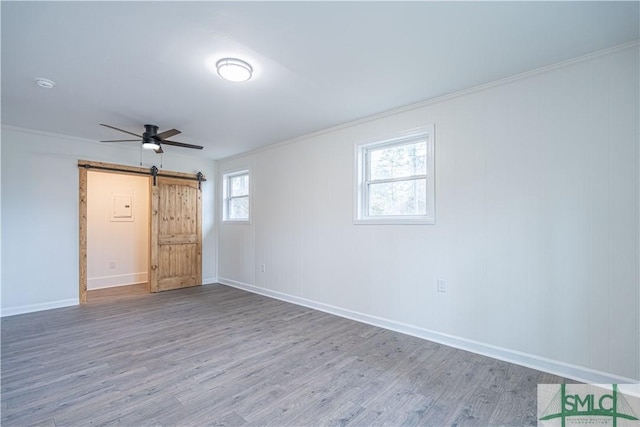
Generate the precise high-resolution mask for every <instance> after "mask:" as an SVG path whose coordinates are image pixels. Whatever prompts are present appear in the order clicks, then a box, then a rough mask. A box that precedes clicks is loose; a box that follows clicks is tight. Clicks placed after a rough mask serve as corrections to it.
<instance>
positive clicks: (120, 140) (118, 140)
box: [100, 139, 140, 142]
mask: <svg viewBox="0 0 640 427" xmlns="http://www.w3.org/2000/svg"><path fill="white" fill-rule="evenodd" d="M134 141H135V142H139V141H140V139H108V140H105V141H100V142H134Z"/></svg>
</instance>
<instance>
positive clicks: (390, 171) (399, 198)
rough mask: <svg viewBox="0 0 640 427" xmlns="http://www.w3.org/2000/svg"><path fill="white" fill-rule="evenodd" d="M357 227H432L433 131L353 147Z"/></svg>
mask: <svg viewBox="0 0 640 427" xmlns="http://www.w3.org/2000/svg"><path fill="white" fill-rule="evenodd" d="M356 158H357V165H356V166H357V167H356V173H357V176H356V183H357V189H356V201H355V218H354V222H355V223H357V224H412V223H413V224H435V197H434V195H435V174H434V171H435V169H434V127H433V125H431V126H428V127H425V128H421V129H419V130H416V131H414V132H409V133H405V134H404V135H401V136H398V137H395V138H391V139H386V140H383V141H377V142H373V143H364V144H357V145H356Z"/></svg>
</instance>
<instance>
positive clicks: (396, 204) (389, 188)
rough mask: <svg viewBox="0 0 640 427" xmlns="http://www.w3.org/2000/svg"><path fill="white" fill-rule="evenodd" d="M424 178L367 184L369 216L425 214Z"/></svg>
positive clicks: (425, 193) (425, 194)
mask: <svg viewBox="0 0 640 427" xmlns="http://www.w3.org/2000/svg"><path fill="white" fill-rule="evenodd" d="M426 213H427V191H426V180H425V179H413V180H409V181H397V182H385V183H380V184H371V185H369V216H381V215H426Z"/></svg>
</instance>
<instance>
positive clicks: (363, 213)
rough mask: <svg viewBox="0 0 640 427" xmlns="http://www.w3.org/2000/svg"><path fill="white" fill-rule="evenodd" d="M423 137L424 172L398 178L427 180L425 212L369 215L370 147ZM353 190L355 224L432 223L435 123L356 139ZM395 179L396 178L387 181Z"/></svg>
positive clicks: (406, 142)
mask: <svg viewBox="0 0 640 427" xmlns="http://www.w3.org/2000/svg"><path fill="white" fill-rule="evenodd" d="M420 140H426V143H427V152H426V159H425V160H426V167H427V173H426V175H420V176H418V175H415V176H412V177H408V178H406V179H405V178H402V179H397V181H408V180H413V179H418V178H425V179H426V185H425V187H426V192H427V194H426V204H427V206H426V214H424V215H376V216H369V214H368V213H369V207H368V202H369V191H368V188H369V185H370V184H372V183H375V182H373V181H369V177H368V171H369V153H370V152H371V150H373V149H380V148H384V147H393V146H396V145H404V144H409V143H411V142H414V141H420ZM355 162H356V164H355V167H354V171H355V177H354V182H355V191H354V215H353V222H354V224H435V223H436V215H435V207H436V206H435V126H434V125H433V124H431V125H428V126H424V127H420V128H416V129H411V130H408V131H404V132H401V133H399V134H396V135H393V136H391V137H389V138H385V139H382V140H377V141H373V142H371V141H367V142H359V143H356V144H355ZM390 181H395V180H390Z"/></svg>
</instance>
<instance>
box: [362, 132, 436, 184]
mask: <svg viewBox="0 0 640 427" xmlns="http://www.w3.org/2000/svg"><path fill="white" fill-rule="evenodd" d="M426 158H427V142H426V141H418V142H414V143H411V144H404V145H396V146H393V147H386V148H380V149H377V150H371V152H370V161H369V167H370V170H369V173H370V174H369V176H370V179H371V180H374V181H375V180H378V179H389V178H404V177H409V176H414V175H426V174H427V165H426Z"/></svg>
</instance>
